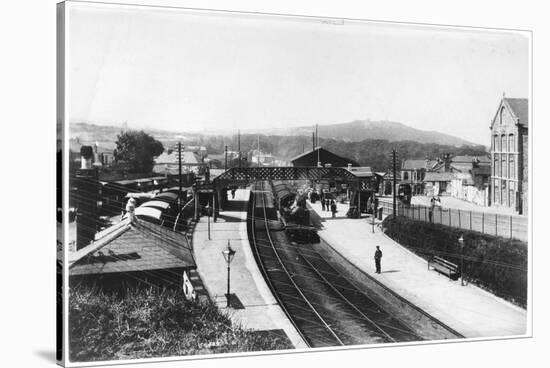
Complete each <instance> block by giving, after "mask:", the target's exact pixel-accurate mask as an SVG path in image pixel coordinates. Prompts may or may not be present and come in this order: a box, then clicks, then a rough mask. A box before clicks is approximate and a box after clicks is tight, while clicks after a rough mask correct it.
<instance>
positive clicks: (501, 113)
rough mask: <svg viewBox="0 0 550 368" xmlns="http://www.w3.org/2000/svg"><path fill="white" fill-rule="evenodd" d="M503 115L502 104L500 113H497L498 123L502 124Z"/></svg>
mask: <svg viewBox="0 0 550 368" xmlns="http://www.w3.org/2000/svg"><path fill="white" fill-rule="evenodd" d="M503 117H504V106H502V107H501V108H500V113H499V116H498V122H499V124H500V125H502V122H503V120H504V119H503Z"/></svg>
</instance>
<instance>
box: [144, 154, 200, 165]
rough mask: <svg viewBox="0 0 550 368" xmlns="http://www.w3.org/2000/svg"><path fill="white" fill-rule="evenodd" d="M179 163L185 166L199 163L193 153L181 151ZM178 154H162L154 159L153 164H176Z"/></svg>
mask: <svg viewBox="0 0 550 368" xmlns="http://www.w3.org/2000/svg"><path fill="white" fill-rule="evenodd" d="M181 162H183V163H187V164H198V163H200V162H201V160H200V159H199V157H198V155H197V154H196V153H195V152H190V151H182V152H181ZM177 163H178V152H176V151H174V152H172V153H171V154H167V153H162V154H161V155H160V156H158V157H157V158H156V159H155V164H177Z"/></svg>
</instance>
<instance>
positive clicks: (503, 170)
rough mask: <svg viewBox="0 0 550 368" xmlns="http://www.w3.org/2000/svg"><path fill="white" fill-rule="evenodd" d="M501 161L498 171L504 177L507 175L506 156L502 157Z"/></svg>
mask: <svg viewBox="0 0 550 368" xmlns="http://www.w3.org/2000/svg"><path fill="white" fill-rule="evenodd" d="M501 163H502V171H501V173H500V176H501V177H503V178H506V177H508V167H507V165H506V157H504V156H503V157H502V161H501Z"/></svg>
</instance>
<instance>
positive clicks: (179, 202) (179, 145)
mask: <svg viewBox="0 0 550 368" xmlns="http://www.w3.org/2000/svg"><path fill="white" fill-rule="evenodd" d="M178 163H179V164H178V173H179V190H180V191H179V193H178V213H181V189H182V188H181V183H182V180H181V142H178Z"/></svg>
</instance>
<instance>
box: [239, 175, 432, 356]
mask: <svg viewBox="0 0 550 368" xmlns="http://www.w3.org/2000/svg"><path fill="white" fill-rule="evenodd" d="M270 189H271V188H270V186H269V185H266V183H265V182H262V183H258V184H256V186H255V190H253V191H252V201H251V216H250V218H249V230H250V231H249V235H250V238H251V241H252V246H253V252H254V256H255V257H256V261H257V263H258V265H259V266H260V269H261V271H262V273H263V274H264V277H265V279H266V281H267V283H268V285H269V287H270V288H271V290H272V291H273V294H274V295H275V297H276V298H277V300H278V302H279V304H280V305H281V307H282V308H283V310H284V311H285V313H286V314H287V316H288V317H289V319H290V320H291V322H292V323H293V324H294V326H295V327H296V329H297V330H298V331H299V333H300V334H301V336H302V338H303V339H304V341H306V343H307V344H308V345H309V346H311V347H324V346H340V345H355V344H369V343H387V342H399V341H418V340H422V338H421V337H420V336H418V335H417V334H415V333H414V331H412V330H411V329H410V328H408V327H407V326H405V325H404V324H403V323H401V322H400V321H399V320H397V319H395V318H394V317H392V316H391V315H389V314H388V313H387V312H385V311H384V310H383V309H381V308H380V307H379V306H378V305H377V304H376V303H375V302H374V301H373V300H372V299H370V298H369V297H368V296H367V295H365V294H364V293H363V292H361V291H359V290H358V289H357V288H356V287H355V286H354V285H353V284H352V283H350V282H348V281H347V280H346V278H345V277H343V276H342V275H340V274H339V273H338V272H337V271H336V270H335V269H334V268H333V267H332V266H331V265H330V264H329V263H327V262H326V261H325V260H324V259H323V258H322V257H321V256H320V255H319V254H316V252H315V251H314V250H312V249H310V248H307V249H306V248H304V247H303V246H297V245H292V244H291V243H290V242H289V241H288V239H286V235H285V233H284V232H283V231H277V230H280V225H279V224H278V221H277V216H276V211H275V208H273V201H272V192H271V190H270Z"/></svg>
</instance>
